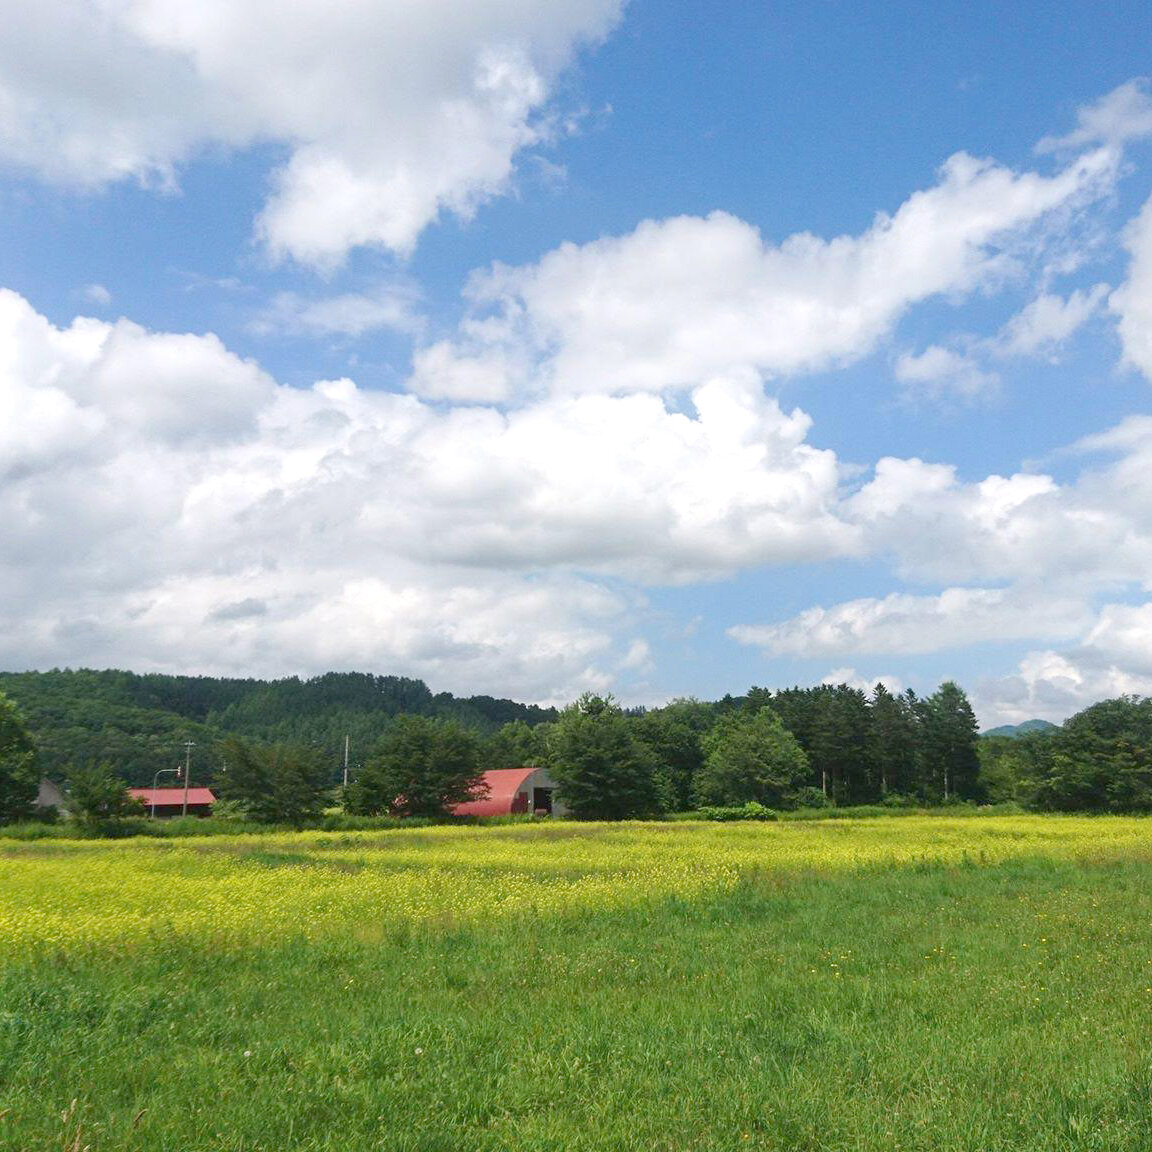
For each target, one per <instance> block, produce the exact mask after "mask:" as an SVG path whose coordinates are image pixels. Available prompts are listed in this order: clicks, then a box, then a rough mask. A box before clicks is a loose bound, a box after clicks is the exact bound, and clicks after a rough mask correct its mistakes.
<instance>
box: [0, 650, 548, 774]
mask: <svg viewBox="0 0 1152 1152" xmlns="http://www.w3.org/2000/svg"><path fill="white" fill-rule="evenodd" d="M0 692H3V693H5V694H6V695H7V696H8V697H9V698H10V699H11V700H13V701H15V703H16V704H17V705H18V706H19V707H20V709H21V710H22V711H23V713H24V716H25V718H26V719H27V721H28V726H29V728H30V729H31V730H32V735H33V737H34V738H35V739H36V743H37V745H38V747H39V749H40V760H41V766H42V767H43V769H44V770H45V772H47V773H48V775H50V776H53V777H56V778H60V777H61V776H62V775H63V773H65V772H66V771H67V770H68V769H69V768H70V767H71V766H72V765H74V764H77V763H84V762H87V761H91V760H96V761H100V760H103V761H107V762H108V763H110V764H112V765H114V766H115V768H116V770H117V771H118V772H120V773H121V775H123V776H124V777H125V778H126V779H127V780H128V781H129V783H131V784H137V785H144V784H151V783H152V781H153V777H154V775H155V773H156V771H157V770H158V769H166V768H173V767H174V766H175V765H176V764H177V763H178V762H179V761H180V759H182V757H183V755H184V742H185V741H186V740H191V741H193V742H194V743H195V746H196V749H195V750H194V751H193V753H192V760H193V772H192V778H193V780H197V779H200V778H202V777H203V776H204V775H205V774H206V768H207V765H208V764H211V763H212V759H213V758H212V749H213V746H214V745H215V744H216V743H217V742H218V741H219V740H220V739H222V738H223V737H226V736H239V737H242V738H244V739H248V740H257V741H270V742H272V741H284V742H288V743H301V744H311V745H313V746H315V747H317V748H320V749H323V751H324V754H325V755H326V756H327V757H328V758H329V759H330V760H331V762H332V763H333V764H338V763H339V762H340V760H341V759H342V758H343V754H344V737H345V736H349V737H350V738H351V745H352V755H353V758H354V760H353V762H355V758H356V757H357V756H360V755H363V754H364V753H365V752H366V751H367V750H368V749H369V748H370V747H371V746H372V745H373V744H374V743H375V742H376V741H377V740H378V739H379V738H380V735H381V733H382V731H383V730H384V729H385V728H386V727H387V725H388V722H389V721H390V720H391V719H392V718H393V717H394V716H397V715H399V714H400V713H402V712H415V713H418V714H421V715H424V716H443V717H452V718H454V719H456V720H459V721H460V722H461V723H463V724H466V725H468V727H470V728H473V729H475V730H476V731H478V732H484V733H486V732H492V731H494V730H496V729H497V728H499V727H500V726H501V725H502V724H506V723H508V722H510V721H513V720H520V721H523V722H524V723H525V724H528V725H535V724H539V723H542V722H543V721H548V720H555V719H556V715H557V713H556V710H555V709H553V708H539V707H537V706H536V705H534V704H519V703H517V702H516V701H514V700H497V699H494V698H493V697H491V696H470V697H467V698H462V697H456V696H453V695H452V694H451V693H449V692H440V693H437V694H433V692H432V691H431V690H430V689H429V687H428V686H427V685H426V684H425V683H424V681H422V680H411V679H408V678H407V677H403V676H372V675H368V674H364V673H359V672H329V673H327V674H326V675H324V676H316V677H314V678H313V679H311V680H300V679H298V678H296V677H294V676H293V677H290V678H288V679H284V680H229V679H221V678H218V677H213V676H162V675H157V674H148V675H143V676H141V675H137V674H136V673H133V672H111V671H109V672H94V671H91V670H89V669H83V668H81V669H75V670H72V669H65V670H63V671H61V670H59V669H54V670H53V671H51V672H0ZM197 762H199V764H200V765H201V767H200V770H199V771H197Z"/></svg>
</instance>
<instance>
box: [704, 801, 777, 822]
mask: <svg viewBox="0 0 1152 1152" xmlns="http://www.w3.org/2000/svg"><path fill="white" fill-rule="evenodd" d="M696 817H697V819H700V820H717V821H720V822H721V823H727V822H729V821H732V820H779V819H780V817H779V815H778V814H777V813H776V812H775V811H774V810H773V809H771V808H765V807H764V805H763V804H758V803H757V802H756V801H755V800H749V801H748V803H747V804H741V805H739V806H738V807H717V806H709V807H705V808H698V809H697V810H696Z"/></svg>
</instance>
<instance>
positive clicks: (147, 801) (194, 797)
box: [128, 788, 216, 817]
mask: <svg viewBox="0 0 1152 1152" xmlns="http://www.w3.org/2000/svg"><path fill="white" fill-rule="evenodd" d="M128 795H129V796H134V797H135V798H136V799H137V800H139V801H140V802H141V803H142V804H143V805H144V806H145V807H146V808H147V809H148V813H149V815H152V816H157V817H165V816H180V815H182V814H183V812H184V789H183V788H129V789H128ZM215 803H216V797H215V796H214V795H213V794H212V790H211V789H210V788H189V789H188V815H189V816H211V815H212V805H213V804H215Z"/></svg>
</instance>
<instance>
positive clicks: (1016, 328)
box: [994, 284, 1108, 356]
mask: <svg viewBox="0 0 1152 1152" xmlns="http://www.w3.org/2000/svg"><path fill="white" fill-rule="evenodd" d="M1107 297H1108V285H1107V284H1097V285H1095V287H1093V288H1090V289H1088V290H1087V291H1085V290H1082V289H1077V290H1076V291H1074V292H1072V293H1070V294H1069V295H1068V296H1067V297H1064V296H1058V295H1055V294H1053V293H1049V292H1043V293H1041V294H1040V295H1039V296H1037V297H1036V298H1035V299H1033V300H1031V301H1030V302H1029V303H1028V304H1027V305H1026V306H1025V307H1024V308H1023V309H1022V310H1021V311H1020V312H1018V313H1017V314H1016V315H1015V316H1013V317H1012V319H1011V320H1009V321H1008V323H1007V324H1006V325H1005V326H1004V329H1003V331H1002V332H1001V333H1000V334H999V337H998V339H997V340H996V341H995V344H994V347H995V350H996V351H997V352H998V353H999V354H1001V355H1005V356H1037V355H1046V356H1052V355H1054V354H1055V353H1056V352H1057V351H1058V350H1059V348H1060V347H1061V345H1063V344H1065V343H1066V342H1067V341H1068V340H1070V339H1071V338H1072V336H1074V335H1075V334H1076V332H1077V331H1079V329H1080V328H1081V327H1083V325H1084V324H1085V323H1087V321H1088V320H1090V319H1091V318H1092V317H1093V316H1095V315H1096V314H1097V313H1098V312H1099V311H1100V309H1101V307H1102V306H1103V304H1104V302H1105V300H1106V299H1107Z"/></svg>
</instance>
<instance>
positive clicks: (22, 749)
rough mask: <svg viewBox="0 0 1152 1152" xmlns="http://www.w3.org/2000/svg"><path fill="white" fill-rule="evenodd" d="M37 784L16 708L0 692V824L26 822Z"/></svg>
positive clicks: (29, 744)
mask: <svg viewBox="0 0 1152 1152" xmlns="http://www.w3.org/2000/svg"><path fill="white" fill-rule="evenodd" d="M39 785H40V772H39V768H38V765H37V758H36V746H35V744H33V743H32V737H31V735H30V734H29V732H28V728H27V726H26V725H25V723H24V718H23V717H22V716H21V715H20V712H19V711H18V710H17V708H16V705H15V704H13V703H12V701H11V700H9V699H8V697H7V696H5V695H4V693H3V692H0V824H7V823H10V822H11V821H13V820H26V819H27V818H28V817H29V816H30V815H31V814H32V809H33V808H34V806H35V804H36V791H37V789H38V788H39Z"/></svg>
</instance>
